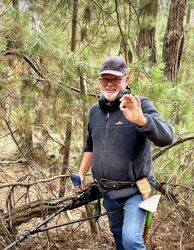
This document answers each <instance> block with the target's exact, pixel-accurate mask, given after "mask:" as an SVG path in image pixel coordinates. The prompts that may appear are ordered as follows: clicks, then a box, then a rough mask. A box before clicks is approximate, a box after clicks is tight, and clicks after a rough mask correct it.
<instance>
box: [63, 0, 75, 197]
mask: <svg viewBox="0 0 194 250" xmlns="http://www.w3.org/2000/svg"><path fill="white" fill-rule="evenodd" d="M77 16H78V0H74V1H73V18H72V34H71V51H72V52H74V51H75V49H76V43H77V41H76V36H77ZM69 99H71V97H70V98H69ZM71 134H72V117H71V116H70V117H68V118H67V124H66V138H65V142H64V147H63V149H62V152H63V167H62V171H61V174H62V175H65V174H66V173H67V166H68V165H69V155H70V145H71ZM65 183H66V177H64V178H62V179H61V181H60V191H59V197H63V196H64V195H65V188H64V187H65Z"/></svg>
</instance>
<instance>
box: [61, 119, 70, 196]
mask: <svg viewBox="0 0 194 250" xmlns="http://www.w3.org/2000/svg"><path fill="white" fill-rule="evenodd" d="M71 135H72V117H68V118H67V124H66V136H65V142H64V146H63V147H62V152H63V167H62V170H61V175H65V174H66V173H67V166H68V165H69V155H70V145H71ZM66 180H67V177H63V178H61V181H60V191H59V197H63V196H64V195H65V183H66Z"/></svg>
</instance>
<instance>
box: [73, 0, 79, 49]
mask: <svg viewBox="0 0 194 250" xmlns="http://www.w3.org/2000/svg"><path fill="white" fill-rule="evenodd" d="M77 16H78V0H74V1H73V19H72V36H71V51H74V50H75V49H76V43H77V41H76V36H77Z"/></svg>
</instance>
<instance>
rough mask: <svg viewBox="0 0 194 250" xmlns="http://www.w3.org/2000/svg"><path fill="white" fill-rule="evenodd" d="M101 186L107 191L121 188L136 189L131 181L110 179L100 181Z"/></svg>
mask: <svg viewBox="0 0 194 250" xmlns="http://www.w3.org/2000/svg"><path fill="white" fill-rule="evenodd" d="M98 183H99V185H100V186H101V187H102V188H104V189H107V190H111V189H121V188H127V187H134V186H135V182H131V181H113V180H108V179H104V178H103V179H100V180H98Z"/></svg>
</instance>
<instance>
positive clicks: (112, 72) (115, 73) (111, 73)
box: [99, 70, 125, 76]
mask: <svg viewBox="0 0 194 250" xmlns="http://www.w3.org/2000/svg"><path fill="white" fill-rule="evenodd" d="M104 74H110V75H115V76H124V75H125V74H124V73H123V72H120V71H117V70H104V71H102V72H100V74H99V75H104Z"/></svg>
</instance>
